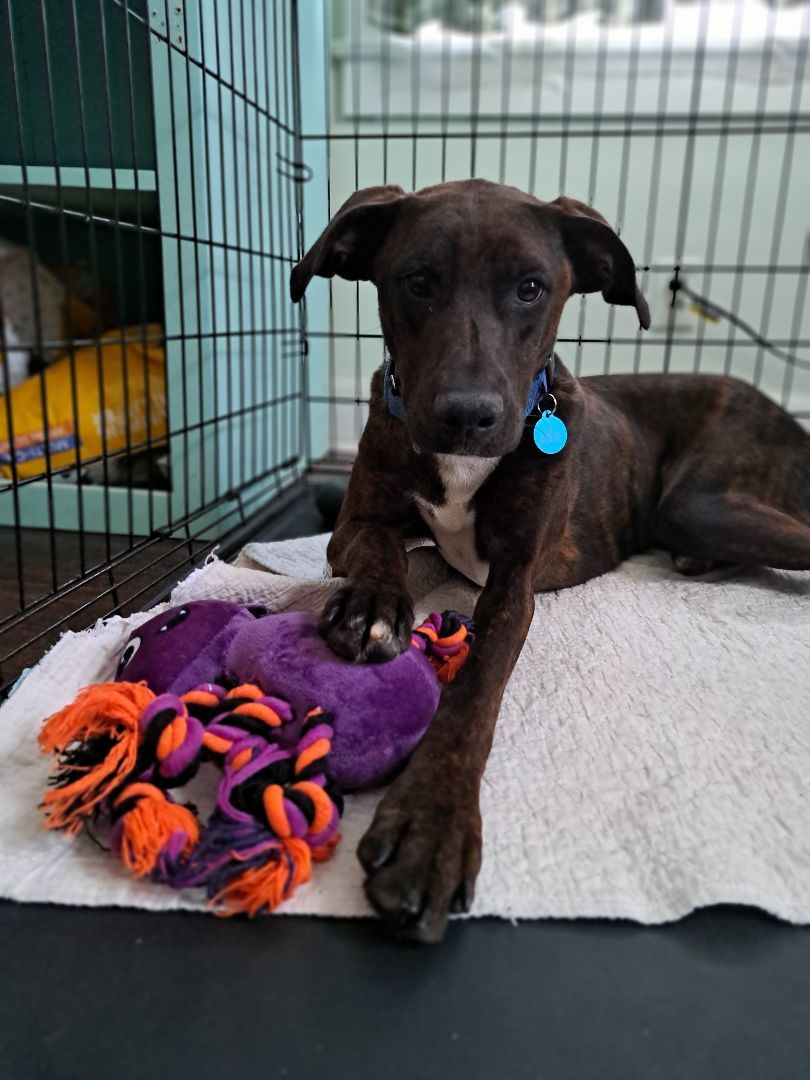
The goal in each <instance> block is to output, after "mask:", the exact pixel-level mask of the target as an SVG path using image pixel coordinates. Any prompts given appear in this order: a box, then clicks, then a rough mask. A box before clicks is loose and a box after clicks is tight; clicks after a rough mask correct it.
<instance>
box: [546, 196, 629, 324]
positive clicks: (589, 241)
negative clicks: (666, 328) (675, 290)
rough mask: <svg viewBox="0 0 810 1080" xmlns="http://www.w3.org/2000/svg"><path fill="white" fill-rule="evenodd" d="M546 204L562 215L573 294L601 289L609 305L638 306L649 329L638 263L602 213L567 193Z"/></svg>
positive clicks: (562, 229) (561, 223)
mask: <svg viewBox="0 0 810 1080" xmlns="http://www.w3.org/2000/svg"><path fill="white" fill-rule="evenodd" d="M546 206H547V207H549V208H550V207H554V208H555V213H556V214H558V217H559V220H558V224H559V229H560V235H561V236H562V240H563V244H564V245H565V251H566V254H567V255H568V258H569V260H570V262H571V265H572V267H573V268H574V283H573V285H572V287H571V293H572V294H573V293H591V292H601V294H602V296H603V297H604V298H605V300H606V301H607V302H608V303H609V304H627V305H629V306H630V307H634V308H635V309H636V314H637V315H638V321H639V323H640V324H641V326H642V328H643V329H644V330H649V328H650V309H649V307H648V306H647V301H646V300H645V299H644V297H643V296H642V295H641V290H640V289H639V287H638V285H637V284H636V265H635V263H634V262H633V258H632V256H631V255H630V252H629V251H628V250H627V248H626V247H625V246H624V244H623V243H622V242H621V240H620V239H619V237H618V236H617V235H616V233H615V232H614V231H613V229H611V227H610V226H609V225H608V223H607V222H606V221H605V219H604V218H603V217H602V215H601V214H599V213H597V211H596V210H594V209H593V207H590V206H586V204H585V203H582V202H579V200H578V199H569V198H567V197H566V196H565V195H561V196H560V197H559V198H558V199H555V200H554V201H553V202H550V203H547V204H546Z"/></svg>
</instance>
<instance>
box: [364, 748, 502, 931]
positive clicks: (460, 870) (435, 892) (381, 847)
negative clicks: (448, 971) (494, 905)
mask: <svg viewBox="0 0 810 1080" xmlns="http://www.w3.org/2000/svg"><path fill="white" fill-rule="evenodd" d="M412 767H413V763H412V766H411V768H409V769H406V771H405V772H404V773H403V775H402V776H401V777H400V779H399V780H398V781H396V782H395V783H394V785H393V786H392V788H391V789H390V790H389V792H388V794H387V795H386V796H385V797H384V798H383V800H382V802H381V803H380V805H379V806H378V808H377V813H376V815H375V817H374V821H373V823H372V825H371V827H370V829H369V830H368V832H367V833H366V834H365V836H364V837H363V839H362V840H361V841H360V846H359V848H358V852H357V854H358V858H359V859H360V862H361V863H362V864H363V868H364V869H365V871H366V874H367V878H366V895H367V896H368V898H369V900H370V902H371V904H372V906H373V907H374V909H375V910H376V911H377V912H378V914H380V915H381V916H382V917H383V918H384V919H386V920H387V921H388V922H390V923H392V924H393V925H394V926H395V927H396V928H397V929H398V930H399V931H400V933H402V934H403V935H404V936H405V937H408V938H410V939H412V940H414V941H419V942H424V943H426V944H433V943H435V942H438V941H441V939H442V937H443V936H444V932H445V929H446V927H447V917H448V915H449V914H451V913H458V912H466V911H469V909H470V905H471V904H472V901H473V895H474V891H475V879H476V878H477V876H478V871H479V869H480V867H481V815H480V812H479V809H478V797H477V793H476V794H475V795H472V794H471V793H470V792H469V791H465V790H464V785H459V786H458V787H455V788H454V785H453V783H452V778H451V777H450V776H447V777H445V781H446V783H445V782H441V778H440V777H438V776H437V777H436V778H435V779H436V781H437V783H436V785H435V786H433V784H432V779H431V778H429V777H428V776H427V775H426V774H423V775H421V776H420V775H416V776H415V777H414V775H413V774H412ZM432 771H433V770H431V772H432Z"/></svg>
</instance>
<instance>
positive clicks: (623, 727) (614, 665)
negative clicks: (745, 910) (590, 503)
mask: <svg viewBox="0 0 810 1080" xmlns="http://www.w3.org/2000/svg"><path fill="white" fill-rule="evenodd" d="M325 543H326V538H325V537H316V538H312V539H310V540H303V541H289V542H285V543H283V544H270V545H261V544H251V545H248V547H247V548H246V549H245V551H244V552H243V554H242V556H241V557H240V559H239V560H238V565H233V566H229V565H226V564H224V563H221V562H219V561H217V560H212V561H210V562H209V563H208V564H207V565H206V566H204V567H203V568H202V569H200V570H198V571H196V572H195V573H194V574H192V575H191V576H190V577H189V578H188V579H187V580H186V581H184V582H182V583H181V584H180V585H178V586H177V588H176V589H175V591H174V594H173V596H172V603H178V602H182V601H185V600H190V599H200V598H204V597H219V598H222V599H231V600H235V601H238V602H242V603H246V602H255V603H264V604H266V605H267V606H268V608H270V609H271V610H284V609H289V608H301V609H308V610H317V609H319V608H320V607H321V606H322V604H323V603H324V600H325V599H326V597H327V596H328V595H329V593H330V592H331V591H332V590H333V589H335V588H337V587H339V585H340V582H339V581H338V580H332V579H330V578H329V577H328V576H327V575H326V573H325V571H324V553H325ZM409 559H410V587H411V589H412V592H413V595H414V596H415V597H417V605H416V606H417V614H418V615H422V614H424V613H426V612H427V611H430V610H435V609H443V608H457V609H458V610H462V611H471V610H472V608H473V606H474V604H475V598H476V594H477V590H476V589H475V588H474V587H473V586H472V585H470V584H469V583H468V582H466V581H465V580H464V579H462V578H460V577H458V576H457V575H455V574H454V573H453V572H452V571H450V570H449V569H448V568H447V567H446V566H445V564H444V563H443V562H442V560H441V559H440V558H439V556H438V554H437V553H436V551H435V550H434V549H432V548H420V549H418V550H414V551H412V552H411V554H410V556H409ZM267 570H270V571H273V572H272V573H267V572H266V571H267ZM809 599H810V574H795V573H794V574H790V573H780V572H775V571H757V572H747V573H739V574H737V575H732V576H729V575H725V576H724V577H723V578H719V577H718V578H713V579H711V580H708V579H701V580H694V579H690V580H687V579H683V578H679V577H677V576H676V575H675V574H673V573H672V571H671V569H670V567H669V560H668V559H667V558H665V557H664V556H663V555H658V554H653V555H648V556H641V557H638V558H635V559H632V560H630V561H629V562H628V563H626V564H625V565H624V566H622V567H621V568H620V569H618V570H616V571H614V572H613V573H611V574H607V575H606V576H604V577H602V578H599V579H597V580H595V581H592V582H589V583H587V584H586V585H582V586H579V587H578V588H575V589H569V590H566V591H564V592H560V593H549V594H544V595H541V596H538V598H537V610H536V614H535V616H534V619H533V621H532V625H531V629H530V631H529V636H528V639H527V642H526V645H525V647H524V649H523V652H522V654H521V657H520V660H519V661H518V664H517V667H516V669H515V672H514V674H513V676H512V679H511V681H510V684H509V687H508V689H507V693H506V696H505V699H504V703H503V708H502V710H501V716H500V719H499V721H498V727H497V733H496V737H495V743H494V746H493V749H492V754H491V757H490V761H489V764H488V767H487V771H486V774H485V776H484V783H483V789H482V813H483V820H484V866H483V870H482V872H481V878H480V881H479V888H478V893H477V897H476V901H475V907H474V911H473V914H474V915H501V916H505V917H510V918H537V917H542V916H560V917H567V918H575V917H583V916H609V917H617V918H619V917H620V918H629V919H635V920H638V921H639V922H644V923H656V922H664V921H666V920H669V919H674V918H678V917H679V916H681V915H684V914H686V913H687V912H689V911H691V910H693V909H694V908H697V907H701V906H704V905H707V904H716V903H740V904H752V905H757V906H759V907H761V908H764V909H766V910H768V911H770V912H773V913H774V914H776V915H778V916H780V917H781V918H784V919H788V920H791V921H794V922H807V921H810V799H808V798H807V797H806V791H807V784H808V777H810V603H809V602H808V600H809ZM154 610H157V609H154ZM154 610H153V611H152V612H147V613H143V614H140V615H136V616H132V617H131V618H129V619H118V618H115V619H110V620H107V621H106V622H102V623H99V624H97V625H96V626H95V627H94V628H93V629H91V630H88V631H86V632H84V633H81V634H72V633H71V634H66V635H65V636H64V637H63V638H62V640H61V641H60V642H59V644H58V645H57V646H55V648H54V649H52V650H51V652H49V653H48V654H47V656H46V657H45V658H44V659H43V661H42V662H41V663H40V664H39V665H38V666H37V667H36V668H35V669H34V670H33V671H32V672H31V673H30V674H29V675H28V677H27V678H26V679H25V680H24V682H23V683H22V684H21V685H20V687H19V688H18V690H17V691H16V692H15V693H14V694H13V696H12V697H11V698H10V699H9V701H8V702H7V703H6V704H5V705H4V706H3V708H2V709H0V896H3V897H12V898H14V899H17V900H31V901H35V900H37V901H54V902H62V903H72V904H124V905H131V906H138V907H148V908H164V909H165V908H178V907H184V908H196V907H201V906H202V904H201V901H200V899H199V897H197V896H195V895H193V894H177V893H174V892H171V891H169V890H164V889H161V888H160V887H158V886H154V885H151V884H144V883H142V882H137V881H133V880H132V879H131V878H129V877H128V876H127V874H126V872H125V871H124V870H123V869H122V868H121V867H120V866H119V865H118V864H117V862H116V861H115V860H114V859H112V858H111V857H110V856H109V855H107V854H106V853H105V852H103V851H101V850H100V849H99V848H98V847H96V846H95V845H93V844H92V843H91V842H90V841H89V839H88V838H87V837H82V836H80V837H79V838H77V839H76V840H75V841H73V842H71V841H68V840H66V839H65V838H64V837H63V836H60V835H54V834H49V833H46V832H45V831H44V830H43V829H42V827H41V824H40V814H39V812H38V810H37V804H38V802H39V800H40V798H41V796H42V792H43V790H44V785H45V780H46V776H47V771H48V766H47V762H46V761H45V760H44V759H43V758H42V757H41V755H40V754H39V753H38V751H37V748H36V742H35V739H36V733H37V730H38V728H39V725H40V723H41V721H42V720H43V718H44V717H45V716H46V715H47V714H48V713H50V712H52V711H53V710H54V709H56V708H58V707H60V706H61V705H63V704H64V703H65V702H67V701H68V700H70V699H71V698H72V697H73V696H74V695H75V694H76V692H77V691H78V689H79V688H80V687H81V686H83V685H85V684H86V683H89V682H94V681H97V680H99V679H104V678H109V677H110V676H111V674H112V671H113V667H114V661H115V658H116V657H117V655H118V652H119V651H120V649H121V647H122V643H123V641H124V640H125V638H126V637H127V635H128V634H129V633H130V631H131V630H132V628H133V627H134V626H135V625H137V624H138V623H140V622H142V621H143V620H145V619H146V618H148V617H150V615H151V614H154ZM377 797H378V796H377V795H376V794H374V793H369V794H365V795H358V796H352V797H350V798H349V799H348V800H347V808H346V813H345V816H344V821H343V828H342V833H343V842H342V844H341V845H340V848H339V849H338V853H337V855H336V857H335V858H334V859H333V860H332V861H331V862H329V863H326V864H322V865H319V866H318V867H317V868H316V872H315V874H314V878H313V881H312V882H311V883H310V884H309V885H307V886H305V887H304V888H302V889H301V890H299V892H298V893H297V894H296V896H295V897H294V898H293V899H292V901H291V902H290V903H288V904H287V905H285V907H284V908H283V909H282V910H286V911H288V912H290V913H301V914H322V915H364V914H367V913H368V907H367V905H366V902H365V899H364V896H363V892H362V874H361V871H360V867H359V865H358V863H357V860H356V858H355V854H354V852H355V849H356V846H357V842H358V840H359V838H360V836H361V835H362V832H363V830H364V829H365V827H366V825H367V824H368V822H369V820H370V817H371V814H372V813H373V809H374V805H375V802H376V798H377Z"/></svg>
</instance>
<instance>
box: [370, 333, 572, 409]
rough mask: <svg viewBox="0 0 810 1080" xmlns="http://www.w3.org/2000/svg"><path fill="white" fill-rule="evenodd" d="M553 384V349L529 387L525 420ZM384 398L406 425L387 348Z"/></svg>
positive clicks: (390, 356)
mask: <svg viewBox="0 0 810 1080" xmlns="http://www.w3.org/2000/svg"><path fill="white" fill-rule="evenodd" d="M553 383H554V350H553V349H552V350H551V356H549V358H548V363H547V364H546V366H545V367H543V368H541V369H540V371H538V372H537V374H536V375H535V377H534V382H533V383H532V385H531V386H530V387H529V396H528V397H527V398H526V409H525V412H524V413H523V418H524V420H525V419H527V418H528V417H529V416H531V414H532V413H533V412H534V410H535V409H536V408H537V405H538V403H539V402H540V401H541V400H542V399H543V397H544V395H546V394H548V393H550V392H551V387H552V385H553ZM383 397H384V398H385V405H386V408H387V409H388V412H389V413H390V414H391V416H393V417H394V419H395V420H401V421H402V422H403V423H405V407H404V405H403V404H402V394H401V393H400V390H399V385H398V383H397V377H396V372H395V371H394V358H393V356H392V355H391V353H390V351H389V349H388V347H387V346H386V349H385V370H384V371H383Z"/></svg>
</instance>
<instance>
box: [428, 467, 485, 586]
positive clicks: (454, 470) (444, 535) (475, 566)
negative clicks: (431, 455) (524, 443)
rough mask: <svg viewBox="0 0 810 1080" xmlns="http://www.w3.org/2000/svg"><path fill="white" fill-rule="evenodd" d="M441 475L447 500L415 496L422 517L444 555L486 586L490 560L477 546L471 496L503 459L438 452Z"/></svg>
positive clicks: (458, 568) (472, 578) (446, 559)
mask: <svg viewBox="0 0 810 1080" xmlns="http://www.w3.org/2000/svg"><path fill="white" fill-rule="evenodd" d="M435 458H436V464H437V465H438V468H439V476H440V478H441V480H442V483H443V484H444V502H443V503H442V504H441V505H438V506H437V505H435V504H434V503H431V502H428V500H427V499H423V498H422V497H421V496H420V495H414V500H415V501H416V505H417V507H418V508H419V513H420V515H421V517H422V520H423V521H424V522H425V523H426V524H427V525H428V526H429V528H430V531H431V532H432V533H433V536H434V538H435V540H436V545H437V547H438V549H439V551H440V552H441V554H442V557H443V558H444V560H445V561H446V562H448V563H449V564H450V565H451V566H452V567H454V569H456V570H458V571H460V572H461V573H462V574H464V576H465V577H468V578H469V579H470V581H474V582H475V583H476V585H485V584H486V581H487V578H488V576H489V563H488V562H484V560H483V559H482V558H481V557H480V556H479V554H478V552H477V550H476V547H475V510H474V509H473V507H472V506H471V502H472V498H473V496H474V495H475V493H476V491H478V489H479V488H480V487H481V485H482V484H483V482H484V481H485V480H486V479H487V477H488V476H489V474H490V473H491V472H492V471H493V470H494V469H495V467H496V466H497V464H498V462H499V461H500V460H501V459H500V458H482V457H456V456H455V455H453V454H436V455H435Z"/></svg>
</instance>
